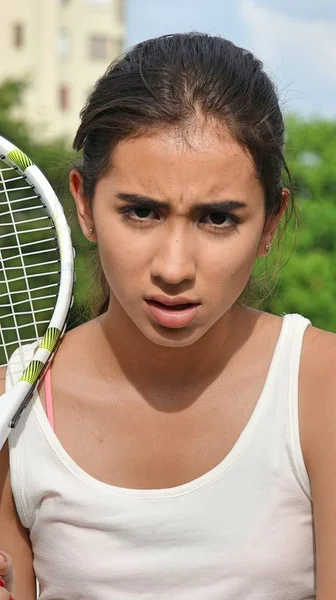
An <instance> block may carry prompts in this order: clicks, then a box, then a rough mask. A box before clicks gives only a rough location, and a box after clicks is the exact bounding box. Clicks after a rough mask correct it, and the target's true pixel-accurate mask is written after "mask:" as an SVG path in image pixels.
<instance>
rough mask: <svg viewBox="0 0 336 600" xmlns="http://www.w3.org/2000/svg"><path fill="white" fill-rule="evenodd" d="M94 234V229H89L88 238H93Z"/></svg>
mask: <svg viewBox="0 0 336 600" xmlns="http://www.w3.org/2000/svg"><path fill="white" fill-rule="evenodd" d="M92 234H93V229H92V227H91V229H89V231H88V236H90V237H91V235H92Z"/></svg>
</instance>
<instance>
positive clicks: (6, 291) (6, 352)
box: [0, 159, 60, 365]
mask: <svg viewBox="0 0 336 600" xmlns="http://www.w3.org/2000/svg"><path fill="white" fill-rule="evenodd" d="M59 282H60V252H59V246H58V242H57V236H56V231H55V227H54V225H53V222H52V219H51V218H50V216H49V214H48V212H47V210H46V208H45V206H44V205H43V203H42V201H41V199H40V197H39V195H38V194H37V193H36V191H35V189H34V188H33V186H31V185H30V184H29V182H28V181H27V179H26V177H25V176H23V175H21V174H20V172H19V171H18V170H17V169H15V168H11V167H8V165H7V164H5V163H4V162H3V161H2V160H1V159H0V365H6V364H7V363H8V361H9V358H10V356H11V354H12V353H13V351H14V350H15V349H16V348H17V347H20V346H22V345H24V344H28V343H31V342H34V341H36V340H37V339H39V338H41V337H42V336H43V335H44V333H45V331H46V328H47V326H48V324H49V323H50V318H51V316H52V313H53V311H54V307H55V304H56V300H57V296H58V287H59Z"/></svg>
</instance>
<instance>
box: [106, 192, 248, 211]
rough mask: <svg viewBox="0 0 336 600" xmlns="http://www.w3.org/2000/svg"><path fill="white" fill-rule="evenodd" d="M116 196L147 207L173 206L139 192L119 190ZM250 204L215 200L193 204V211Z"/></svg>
mask: <svg viewBox="0 0 336 600" xmlns="http://www.w3.org/2000/svg"><path fill="white" fill-rule="evenodd" d="M116 198H118V199H119V200H122V202H127V203H128V204H133V205H136V206H140V207H146V208H156V209H158V208H161V209H162V208H164V209H166V210H169V209H170V208H171V206H170V204H169V202H161V200H156V199H155V198H150V197H149V196H142V195H139V194H125V193H123V192H119V193H117V194H116ZM247 206H248V205H247V203H246V202H242V201H240V200H230V199H227V200H215V201H214V202H200V203H199V204H196V205H193V207H192V211H194V210H204V209H207V210H211V211H231V210H237V209H242V208H246V207H247Z"/></svg>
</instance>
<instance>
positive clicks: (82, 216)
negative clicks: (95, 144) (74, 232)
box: [69, 169, 97, 242]
mask: <svg viewBox="0 0 336 600" xmlns="http://www.w3.org/2000/svg"><path fill="white" fill-rule="evenodd" d="M69 188H70V191H71V194H72V196H73V199H74V201H75V204H76V209H77V217H78V222H79V225H80V227H81V230H82V232H83V234H84V235H85V237H86V238H87V239H88V240H89V241H90V242H96V241H97V238H96V233H95V227H94V221H93V215H92V210H91V205H90V202H89V199H88V198H87V197H86V196H85V194H84V191H83V177H82V175H81V173H80V171H78V169H72V170H71V172H70V175H69ZM90 230H92V235H89V231H90Z"/></svg>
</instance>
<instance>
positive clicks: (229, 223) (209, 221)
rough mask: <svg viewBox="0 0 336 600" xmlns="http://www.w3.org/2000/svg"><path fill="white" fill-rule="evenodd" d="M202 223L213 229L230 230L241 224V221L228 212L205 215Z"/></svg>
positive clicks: (213, 212)
mask: <svg viewBox="0 0 336 600" xmlns="http://www.w3.org/2000/svg"><path fill="white" fill-rule="evenodd" d="M202 222H203V223H205V224H206V225H208V226H210V227H211V228H213V229H229V228H235V227H236V226H237V225H238V223H239V222H240V219H238V217H236V216H235V215H232V214H230V213H228V212H223V211H221V212H215V211H212V212H211V213H208V214H206V215H204V217H203V218H202Z"/></svg>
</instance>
